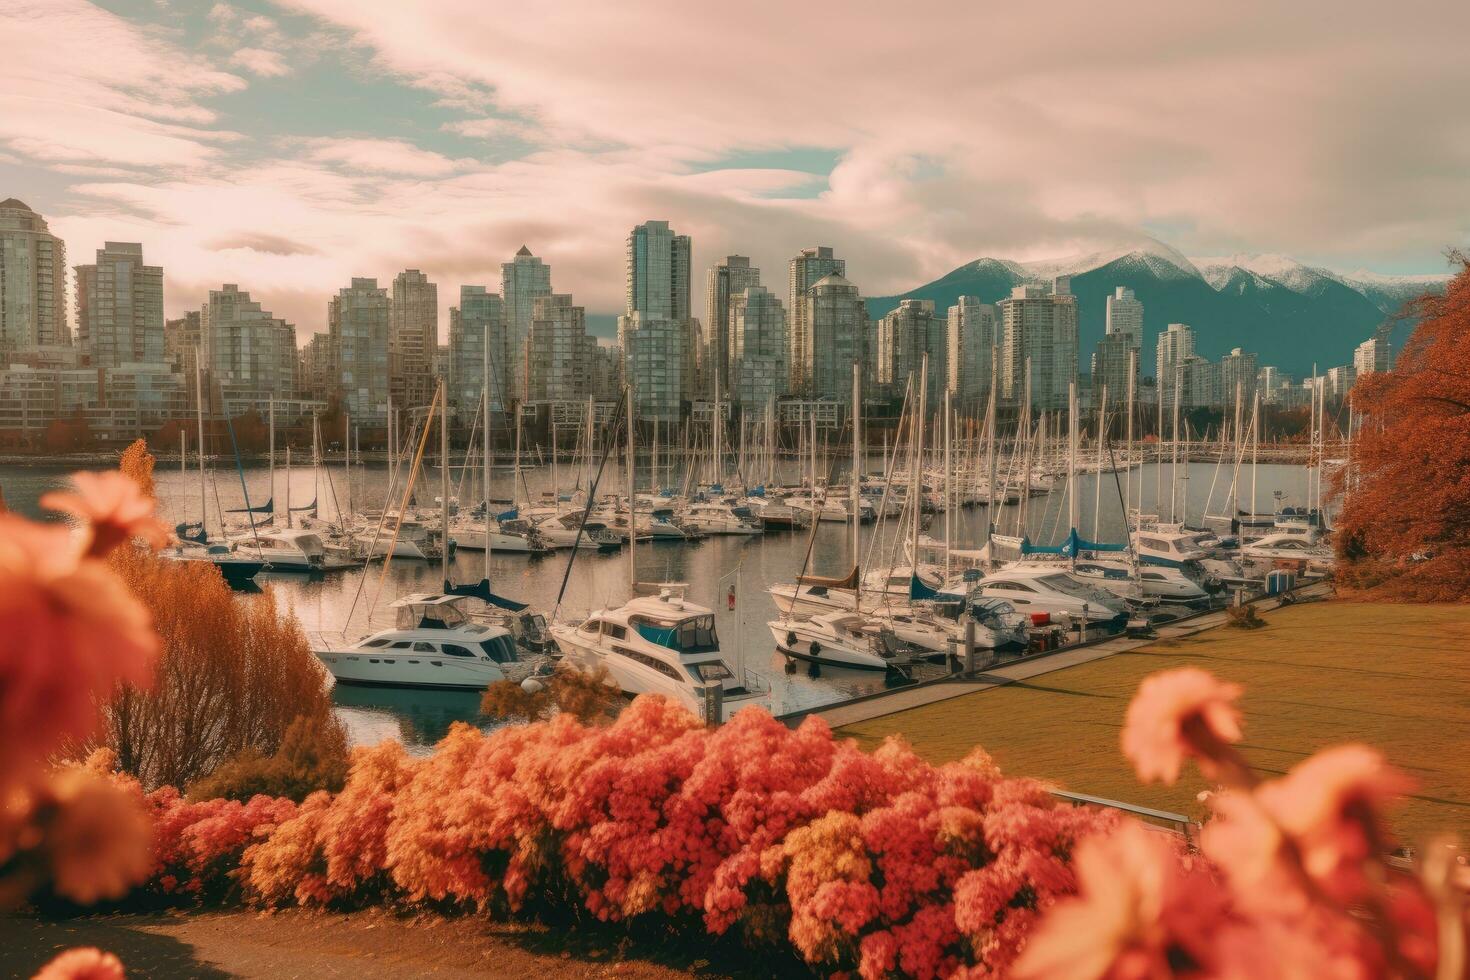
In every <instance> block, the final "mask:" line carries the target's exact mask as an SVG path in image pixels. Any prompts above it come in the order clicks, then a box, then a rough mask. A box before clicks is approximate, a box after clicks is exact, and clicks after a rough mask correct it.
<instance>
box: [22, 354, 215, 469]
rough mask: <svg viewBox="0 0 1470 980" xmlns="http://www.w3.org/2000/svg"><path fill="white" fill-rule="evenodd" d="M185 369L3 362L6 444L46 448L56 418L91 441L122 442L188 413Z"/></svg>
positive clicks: (151, 365) (132, 364)
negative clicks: (78, 430)
mask: <svg viewBox="0 0 1470 980" xmlns="http://www.w3.org/2000/svg"><path fill="white" fill-rule="evenodd" d="M188 414H189V395H188V392H187V389H186V384H185V380H184V377H183V375H181V374H180V373H178V372H177V371H175V370H174V369H173V366H172V365H169V364H136V363H128V364H119V365H116V366H114V367H107V368H97V367H83V368H61V367H34V366H31V365H28V364H11V365H9V366H8V367H3V368H0V445H3V446H13V447H16V448H29V449H39V448H46V446H45V440H46V434H47V432H48V430H49V429H50V428H51V426H52V424H53V423H56V422H64V423H66V424H67V425H68V426H70V427H73V428H80V429H81V430H83V431H84V432H85V435H86V439H87V441H88V442H89V443H100V444H105V445H114V446H115V445H120V444H122V443H125V442H130V441H132V440H133V439H137V438H139V437H144V436H149V435H152V434H153V433H154V432H156V431H157V430H158V429H159V428H160V427H162V426H163V425H164V424H165V423H166V422H168V421H170V420H173V419H180V418H187V417H188Z"/></svg>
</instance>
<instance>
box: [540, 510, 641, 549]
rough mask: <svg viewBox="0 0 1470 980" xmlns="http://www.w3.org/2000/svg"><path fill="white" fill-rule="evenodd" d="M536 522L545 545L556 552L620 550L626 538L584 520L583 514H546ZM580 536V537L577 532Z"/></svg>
mask: <svg viewBox="0 0 1470 980" xmlns="http://www.w3.org/2000/svg"><path fill="white" fill-rule="evenodd" d="M533 519H534V520H535V527H536V531H537V532H538V533H539V534H540V535H541V540H542V542H543V543H544V544H545V545H546V547H548V548H550V549H552V550H553V551H561V550H564V549H566V548H577V549H578V550H580V551H617V550H618V549H619V548H621V547H622V545H623V539H622V537H621V536H620V535H618V534H615V533H614V532H613V531H612V530H611V529H610V528H608V526H607V525H606V524H603V523H602V522H601V521H594V520H590V519H589V520H587V521H586V522H584V521H583V520H582V512H581V511H577V512H575V513H570V514H557V513H555V512H553V513H549V514H546V515H543V516H541V517H539V518H533ZM579 528H580V529H581V534H578V533H577V532H578V529H579Z"/></svg>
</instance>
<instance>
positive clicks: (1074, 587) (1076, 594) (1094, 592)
mask: <svg viewBox="0 0 1470 980" xmlns="http://www.w3.org/2000/svg"><path fill="white" fill-rule="evenodd" d="M1037 582H1038V583H1040V584H1041V585H1044V586H1046V587H1047V588H1049V589H1052V590H1053V591H1056V592H1060V593H1062V594H1063V595H1069V596H1072V597H1073V598H1074V599H1086V600H1087V601H1088V602H1095V603H1098V604H1099V605H1101V606H1102V607H1104V608H1107V607H1109V606H1110V605H1111V602H1110V600H1111V599H1112V598H1113V597H1112V596H1111V595H1109V594H1108V593H1106V592H1104V591H1102V590H1101V589H1095V588H1093V587H1092V586H1090V585H1086V584H1084V583H1082V582H1079V581H1078V580H1077V579H1074V578H1072V576H1070V575H1046V576H1043V577H1042V578H1039V579H1037Z"/></svg>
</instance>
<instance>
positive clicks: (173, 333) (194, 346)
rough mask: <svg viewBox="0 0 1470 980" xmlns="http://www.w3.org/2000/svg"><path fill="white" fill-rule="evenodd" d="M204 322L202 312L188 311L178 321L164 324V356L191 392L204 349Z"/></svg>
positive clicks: (168, 321)
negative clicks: (195, 370) (182, 377)
mask: <svg viewBox="0 0 1470 980" xmlns="http://www.w3.org/2000/svg"><path fill="white" fill-rule="evenodd" d="M203 322H204V320H203V313H202V312H201V311H200V310H188V311H186V312H185V313H184V315H183V316H181V317H179V318H178V319H177V320H165V321H164V322H163V354H164V356H165V357H166V358H168V361H169V363H170V364H172V365H173V366H174V367H175V368H176V369H177V370H178V371H179V373H181V374H182V375H183V376H184V379H185V381H186V382H187V383H188V384H189V385H190V389H189V390H190V391H191V392H192V391H193V387H192V386H193V383H194V381H193V379H194V368H195V365H196V364H198V362H199V352H200V351H201V350H203V348H204V329H203ZM191 397H192V396H191Z"/></svg>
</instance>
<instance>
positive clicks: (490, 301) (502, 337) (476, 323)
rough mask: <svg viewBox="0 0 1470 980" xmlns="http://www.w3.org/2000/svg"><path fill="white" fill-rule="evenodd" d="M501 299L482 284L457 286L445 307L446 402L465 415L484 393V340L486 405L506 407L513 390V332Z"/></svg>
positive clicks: (497, 409)
mask: <svg viewBox="0 0 1470 980" xmlns="http://www.w3.org/2000/svg"><path fill="white" fill-rule="evenodd" d="M506 319H507V318H506V307H505V302H504V301H503V300H502V298H501V297H500V296H499V295H498V294H496V293H492V292H489V291H487V290H486V288H485V287H484V286H460V287H459V305H458V306H451V307H450V308H449V352H448V355H447V359H448V366H447V375H448V376H447V385H448V389H449V405H450V407H451V408H453V409H454V410H455V411H456V412H458V413H459V414H460V416H461V417H463V418H468V417H469V416H470V415H471V414H473V413H475V412H476V411H477V410H479V407H480V396H481V395H482V394H483V393H484V392H485V344H486V342H487V341H488V342H489V344H490V386H489V387H490V390H489V396H490V410H491V411H492V412H504V411H507V406H508V405H509V404H510V393H511V392H512V391H513V390H514V385H515V379H514V377H513V371H514V368H515V364H516V360H515V357H514V355H513V354H512V351H513V350H514V349H515V336H514V334H513V333H512V332H511V330H510V328H509V326H508V324H507V322H506Z"/></svg>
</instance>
